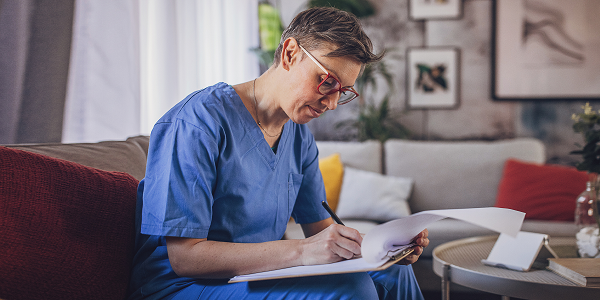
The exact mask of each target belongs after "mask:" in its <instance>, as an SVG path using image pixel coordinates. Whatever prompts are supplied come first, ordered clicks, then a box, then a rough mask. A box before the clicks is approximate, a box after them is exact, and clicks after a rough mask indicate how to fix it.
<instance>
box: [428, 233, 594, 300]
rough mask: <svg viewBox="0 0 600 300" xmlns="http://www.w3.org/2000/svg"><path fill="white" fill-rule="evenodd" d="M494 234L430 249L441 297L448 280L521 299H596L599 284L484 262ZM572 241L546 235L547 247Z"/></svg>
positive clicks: (446, 296)
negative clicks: (591, 284) (500, 266)
mask: <svg viewBox="0 0 600 300" xmlns="http://www.w3.org/2000/svg"><path fill="white" fill-rule="evenodd" d="M497 238H498V236H485V237H474V238H467V239H461V240H456V241H452V242H448V243H445V244H442V245H440V246H438V247H436V248H435V249H434V250H433V271H434V272H435V273H436V274H437V275H438V276H440V277H442V299H444V300H449V298H450V282H454V283H457V284H460V285H463V286H467V287H470V288H473V289H477V290H481V291H485V292H489V293H494V294H498V295H503V299H509V297H516V298H523V299H542V300H550V299H560V300H563V299H577V300H584V299H595V300H599V299H600V288H587V287H582V286H579V285H577V284H576V283H573V282H571V281H569V280H567V279H565V278H563V277H562V276H560V275H557V274H555V273H553V272H551V271H548V270H546V269H533V270H531V271H528V272H519V271H513V270H508V269H502V268H497V267H491V266H486V265H484V264H483V263H482V262H481V260H482V259H485V258H487V257H488V255H489V254H490V251H491V250H492V248H493V246H494V243H495V242H496V239H497ZM568 245H571V246H572V245H575V238H574V237H573V238H565V237H561V238H558V237H557V238H552V237H551V238H550V246H551V247H560V246H568Z"/></svg>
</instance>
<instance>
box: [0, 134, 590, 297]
mask: <svg viewBox="0 0 600 300" xmlns="http://www.w3.org/2000/svg"><path fill="white" fill-rule="evenodd" d="M317 146H318V148H319V151H320V154H319V158H320V159H325V158H326V157H331V156H337V157H338V158H339V160H340V162H341V164H342V165H343V168H344V170H345V172H344V176H349V175H348V174H360V175H361V176H366V177H360V178H357V179H358V180H359V181H357V184H346V189H347V188H351V187H354V188H355V189H354V191H350V192H346V194H347V195H348V194H352V195H360V194H361V190H360V189H358V190H357V188H358V187H360V186H361V185H360V184H361V183H362V184H363V185H364V184H369V185H371V182H375V183H373V185H372V186H370V187H376V188H377V190H375V191H373V192H372V193H371V192H369V193H371V194H369V195H371V197H364V196H363V197H360V198H359V199H358V200H354V201H357V202H354V204H351V203H352V202H350V201H346V202H344V199H348V197H347V196H344V191H345V190H344V183H348V182H350V179H348V178H346V177H344V178H343V180H342V182H340V183H339V185H340V186H341V187H342V191H341V194H340V195H339V196H340V197H339V199H338V200H339V207H338V208H339V209H340V210H339V212H340V213H341V212H342V211H341V209H342V208H343V207H345V211H346V212H351V211H353V210H354V212H353V213H354V215H353V214H352V213H346V214H345V216H346V217H342V219H343V221H344V222H345V223H346V224H347V225H348V226H351V227H354V228H357V229H358V230H359V231H361V232H368V230H369V229H370V228H372V227H373V226H376V225H377V224H379V223H381V222H384V221H385V219H382V218H390V217H394V216H395V215H396V214H398V213H397V212H394V211H395V210H397V211H399V212H400V214H407V213H414V212H418V211H423V210H431V209H447V208H468V207H485V206H494V205H495V204H497V203H496V202H497V199H496V198H497V194H498V188H499V186H501V184H502V181H503V177H506V176H504V175H505V174H504V173H505V172H504V171H505V170H504V169H505V164H506V162H507V160H511V159H517V160H519V161H520V162H524V163H532V164H534V163H535V164H543V163H544V162H545V149H544V145H543V144H542V143H541V142H540V141H538V140H535V139H528V138H519V139H512V140H504V141H493V142H484V141H462V142H438V141H436V142H427V141H407V140H388V141H387V142H385V143H384V144H381V143H379V142H375V141H367V142H330V141H320V142H317ZM147 151H148V137H146V136H138V137H132V138H129V139H127V140H125V141H108V142H100V143H83V144H29V145H6V146H2V147H0V232H1V234H2V236H3V237H5V238H4V239H3V240H2V241H1V242H0V257H2V259H1V260H0V270H1V272H0V274H1V275H0V299H17V298H18V299H42V298H43V299H74V298H76V299H123V298H124V297H125V294H126V290H127V282H128V280H129V269H130V262H131V260H132V257H133V247H134V245H133V241H134V215H135V200H136V199H135V198H136V189H137V183H138V182H139V180H141V179H142V178H143V177H144V173H145V163H146V155H147ZM532 166H533V165H532ZM565 169H566V168H565ZM322 171H323V169H322ZM559 171H562V169H561V170H559ZM569 171H570V172H572V171H573V170H569ZM361 172H362V173H361ZM526 173H527V172H526ZM542 173H543V174H545V173H546V171H545V170H544V171H543V172H542ZM579 175H581V174H579ZM364 178H367V180H366V181H361V180H364ZM581 178H583V177H581ZM581 178H580V181H581ZM372 179H373V180H374V181H371V180H372ZM389 179H391V180H393V181H389ZM345 180H348V181H345ZM386 180H387V181H386ZM383 181H385V184H383V185H379V183H380V182H383ZM326 184H327V182H326ZM584 184H585V183H584ZM399 186H400V188H399ZM577 188H578V187H577ZM388 190H391V191H393V192H392V193H391V194H390V193H389V192H388V193H387V194H386V193H383V192H385V191H388ZM582 190H583V187H581V191H582ZM328 191H329V190H328ZM394 194H402V195H403V198H404V199H401V200H402V201H400V202H401V204H400V205H398V203H396V202H397V201H396V200H394V201H396V202H394V203H393V204H390V203H383V204H382V205H388V204H389V205H392V206H390V207H393V209H392V208H390V209H384V211H383V212H381V209H379V211H380V214H379V215H377V216H376V217H374V218H371V217H370V215H366V216H362V215H361V213H360V212H363V211H364V212H369V211H377V206H378V205H377V201H375V200H373V198H374V197H375V196H376V195H381V196H377V197H381V198H390V197H391V198H394V197H395V196H394ZM342 196H344V197H342ZM573 197H575V196H573ZM328 198H329V192H328ZM572 202H573V203H575V198H573V201H572ZM353 205H357V206H361V205H363V206H364V205H366V207H367V209H353V207H352V206H353ZM356 211H358V213H357V212H356ZM343 215H344V214H343ZM571 215H572V213H571ZM348 216H349V217H348ZM523 230H524V231H532V232H541V233H546V234H549V235H550V236H574V235H575V233H576V231H577V228H576V226H574V224H573V222H572V221H569V220H562V221H560V220H559V221H557V220H535V219H531V220H529V219H527V220H526V221H525V223H524V225H523ZM429 232H430V236H429V237H430V240H431V244H430V246H429V247H427V248H426V251H425V252H424V254H423V255H422V258H421V259H420V260H419V262H418V263H417V264H416V265H415V273H416V274H417V278H418V279H419V280H420V284H421V286H422V287H423V286H427V285H428V284H427V282H421V281H425V280H426V281H429V279H428V278H431V277H427V276H431V274H433V272H432V271H431V265H430V262H431V253H432V250H433V248H435V246H437V245H439V244H441V243H444V242H447V241H451V240H454V239H459V238H464V237H471V236H479V235H489V234H494V233H493V232H490V231H488V230H486V229H482V228H479V227H477V226H473V225H470V224H467V223H464V222H461V221H457V220H452V219H444V220H441V221H438V222H435V223H433V224H432V225H431V226H430V227H429ZM301 237H302V232H301V229H300V228H299V226H298V225H296V224H295V223H294V222H293V220H291V221H290V223H289V224H288V230H287V231H286V234H285V238H288V239H293V238H301ZM428 263H429V264H428ZM426 273H427V274H429V275H427V274H426ZM434 277H435V276H434ZM421 278H425V279H421ZM432 288H434V289H436V288H437V289H439V285H437V283H436V284H434V285H433V287H432ZM425 289H427V288H425Z"/></svg>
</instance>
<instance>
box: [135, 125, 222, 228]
mask: <svg viewBox="0 0 600 300" xmlns="http://www.w3.org/2000/svg"><path fill="white" fill-rule="evenodd" d="M217 153H218V147H217V143H216V141H215V139H214V137H212V136H211V135H210V134H209V133H207V131H206V130H204V129H202V128H199V127H197V126H195V125H192V124H190V123H187V122H185V121H183V120H180V119H174V120H173V121H171V122H163V123H157V124H156V125H155V127H154V129H153V131H152V135H151V139H150V146H149V151H148V164H147V170H146V177H145V178H144V181H145V186H144V193H143V209H142V226H141V231H142V233H144V234H148V235H161V236H179V237H189V238H206V237H207V235H208V231H209V228H210V224H211V219H212V206H213V195H212V190H213V189H214V186H215V176H216V156H217Z"/></svg>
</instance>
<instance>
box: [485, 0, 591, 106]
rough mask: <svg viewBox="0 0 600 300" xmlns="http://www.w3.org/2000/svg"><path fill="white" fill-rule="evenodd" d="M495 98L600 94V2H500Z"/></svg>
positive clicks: (577, 96) (495, 53)
mask: <svg viewBox="0 0 600 300" xmlns="http://www.w3.org/2000/svg"><path fill="white" fill-rule="evenodd" d="M495 9H496V14H495V16H496V24H495V30H494V32H495V47H494V61H495V66H494V82H493V89H494V95H493V96H494V97H495V98H496V99H515V100H518V99H593V98H598V97H600V71H599V70H600V18H598V15H600V1H598V0H569V1H563V0H502V1H496V7H495Z"/></svg>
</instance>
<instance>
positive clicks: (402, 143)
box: [9, 136, 577, 290]
mask: <svg viewBox="0 0 600 300" xmlns="http://www.w3.org/2000/svg"><path fill="white" fill-rule="evenodd" d="M317 145H318V148H319V151H320V157H325V156H328V155H330V154H333V153H339V154H340V156H341V160H342V162H343V164H344V166H345V167H352V168H355V169H360V170H366V171H370V172H375V173H379V174H385V175H390V176H400V177H406V178H411V179H412V180H413V181H414V184H413V188H412V194H411V195H410V198H409V199H408V203H409V206H410V209H411V211H412V212H413V213H414V212H419V211H423V210H431V209H446V208H470V207H487V206H493V205H494V203H495V197H496V192H497V187H498V183H499V181H500V178H501V176H502V169H503V165H504V162H505V161H506V159H508V158H517V159H520V160H523V161H530V162H536V163H543V162H545V149H544V145H543V144H542V143H541V142H540V141H538V140H535V139H512V140H504V141H494V142H483V141H464V142H426V141H406V140H389V141H387V142H386V143H385V144H381V143H379V142H375V141H368V142H362V143H361V142H317ZM9 147H12V148H17V149H21V150H25V151H30V152H35V153H40V154H44V155H48V156H51V157H56V158H60V159H65V160H69V161H72V162H76V163H80V164H83V165H85V166H89V167H93V168H98V169H102V170H107V171H121V172H126V173H129V174H130V175H132V176H133V177H134V178H136V179H137V180H141V179H142V178H143V177H144V173H145V163H146V155H147V151H148V137H145V136H139V137H132V138H129V139H127V140H126V141H111V142H100V143H89V144H37V145H11V146H9ZM340 201H343V199H341V200H340ZM364 201H369V199H364ZM344 222H345V223H346V224H347V225H348V226H351V227H354V228H357V229H358V230H359V231H361V232H367V231H368V230H369V229H370V228H372V227H373V226H375V225H376V224H378V223H379V222H378V221H374V220H369V219H368V218H355V219H352V220H344ZM522 230H524V231H531V232H540V233H546V234H549V235H550V236H574V235H575V233H576V231H577V228H576V227H575V226H574V225H573V224H572V223H571V222H552V221H530V220H526V221H525V223H524V225H523V229H522ZM429 232H430V236H429V237H430V240H431V244H430V246H429V247H428V248H426V251H425V253H424V254H423V256H422V258H421V259H420V260H419V262H418V263H417V264H416V265H415V273H416V274H417V277H418V278H419V280H420V284H421V286H422V287H423V288H424V289H425V290H427V289H439V285H438V283H437V282H433V280H432V278H434V279H435V278H437V276H435V275H432V274H433V272H432V271H431V253H432V250H433V249H434V248H435V247H436V246H437V245H440V244H442V243H445V242H448V241H451V240H455V239H460V238H466V237H472V236H480V235H489V234H494V233H493V232H490V231H488V230H486V229H483V228H479V227H477V226H474V225H470V224H467V223H464V222H461V221H457V220H452V219H444V220H441V221H438V222H435V223H433V224H432V225H431V226H430V227H429ZM302 237H303V234H302V232H301V229H300V228H299V226H298V225H296V224H294V223H293V222H290V223H289V225H288V230H287V232H286V238H289V239H292V238H302Z"/></svg>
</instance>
